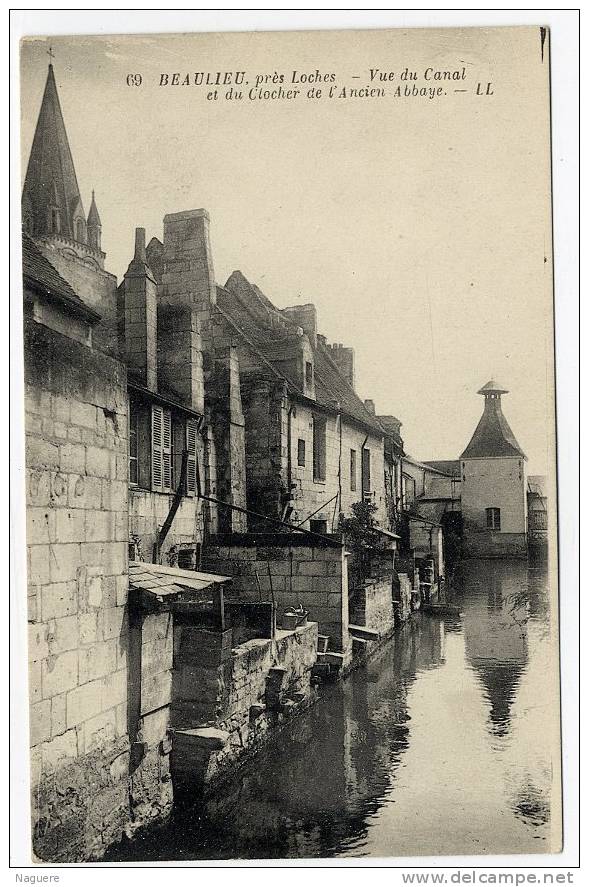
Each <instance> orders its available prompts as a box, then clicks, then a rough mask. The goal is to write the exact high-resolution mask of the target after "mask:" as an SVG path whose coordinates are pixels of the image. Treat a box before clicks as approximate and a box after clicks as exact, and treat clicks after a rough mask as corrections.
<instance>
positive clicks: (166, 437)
mask: <svg viewBox="0 0 589 887" xmlns="http://www.w3.org/2000/svg"><path fill="white" fill-rule="evenodd" d="M162 414H163V446H162V473H163V483H164V490H171V489H172V414H171V413H170V411H169V410H162Z"/></svg>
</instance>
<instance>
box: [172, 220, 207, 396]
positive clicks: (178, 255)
mask: <svg viewBox="0 0 589 887" xmlns="http://www.w3.org/2000/svg"><path fill="white" fill-rule="evenodd" d="M163 268H164V270H163V273H162V280H161V287H160V298H159V318H158V321H159V364H158V368H159V373H160V378H161V379H162V380H163V381H166V383H167V384H169V385H170V386H171V387H173V388H174V389H175V390H176V391H178V394H179V395H180V396H181V397H182V399H183V401H184V402H185V403H186V404H187V405H188V406H190V407H192V409H194V410H196V411H197V412H203V411H204V371H205V370H206V371H207V372H208V371H209V370H210V371H212V364H213V341H212V340H213V331H212V313H213V310H214V306H215V304H216V301H217V290H216V285H215V274H214V271H213V260H212V254H211V245H210V240H209V215H208V213H207V211H206V210H204V209H194V210H188V211H186V212H180V213H172V214H170V215H167V216H165V217H164V255H163ZM203 356H204V360H205V365H204V368H203Z"/></svg>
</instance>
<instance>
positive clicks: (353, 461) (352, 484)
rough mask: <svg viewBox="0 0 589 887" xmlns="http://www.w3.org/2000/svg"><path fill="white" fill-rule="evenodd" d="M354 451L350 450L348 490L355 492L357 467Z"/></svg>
mask: <svg viewBox="0 0 589 887" xmlns="http://www.w3.org/2000/svg"><path fill="white" fill-rule="evenodd" d="M356 455H357V454H356V450H350V489H351V490H355V489H356V487H357V478H356V475H357V465H356Z"/></svg>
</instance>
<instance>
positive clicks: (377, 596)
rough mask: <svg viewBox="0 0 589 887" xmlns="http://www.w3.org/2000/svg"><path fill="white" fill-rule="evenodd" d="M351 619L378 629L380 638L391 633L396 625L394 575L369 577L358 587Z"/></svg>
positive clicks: (374, 629)
mask: <svg viewBox="0 0 589 887" xmlns="http://www.w3.org/2000/svg"><path fill="white" fill-rule="evenodd" d="M350 621H352V622H353V623H354V624H356V625H362V626H365V627H366V628H370V629H372V631H377V632H378V634H379V636H380V638H385V637H388V635H390V634H391V632H392V631H393V628H394V625H395V617H394V608H393V581H392V576H389V577H388V578H382V579H367V580H366V581H365V582H364V584H363V585H362V586H361V587H360V588H358V589H357V591H356V593H355V595H354V610H353V612H352V614H351V618H350Z"/></svg>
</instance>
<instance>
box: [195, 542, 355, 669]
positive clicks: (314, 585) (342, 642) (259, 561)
mask: <svg viewBox="0 0 589 887" xmlns="http://www.w3.org/2000/svg"><path fill="white" fill-rule="evenodd" d="M334 539H335V540H336V541H334V542H333V543H328V542H325V543H324V544H322V543H321V540H320V539H317V540H315V539H313V538H312V537H309V536H306V537H305V536H303V535H299V534H295V533H293V534H281V533H267V534H265V533H257V534H245V535H241V536H238V535H234V536H233V537H231V536H226V537H225V536H217V537H213V538H211V540H210V542H209V543H208V544H207V546H206V549H205V551H204V557H203V568H204V569H207V570H209V571H210V572H212V573H219V574H221V575H225V576H232V577H233V578H234V582H233V586H234V590H235V592H236V594H237V595H238V596H239V597H241V598H242V599H243V600H250V601H256V600H260V599H263V600H271V598H272V595H273V596H274V600H275V602H276V608H277V614H278V620H279V623H280V617H281V615H282V613H283V612H284V610H285V609H287V608H288V607H292V606H297V605H298V604H299V603H300V604H302V605H303V607H304V608H305V609H306V610H308V612H309V618H310V619H312V620H313V621H314V622H318V623H319V632H320V634H323V635H328V636H329V638H330V642H329V646H330V650H334V651H339V652H345V651H346V650H347V649H348V646H349V637H348V622H349V619H348V575H347V563H346V556H345V551H344V548H343V545H342V544H341V542H338V541H337V539H338V537H334ZM256 574H257V578H256ZM260 595H261V598H260Z"/></svg>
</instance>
